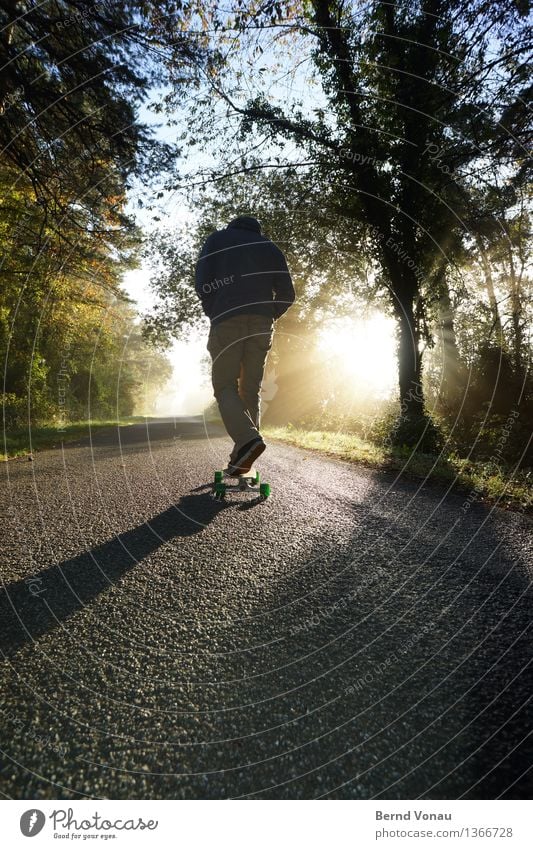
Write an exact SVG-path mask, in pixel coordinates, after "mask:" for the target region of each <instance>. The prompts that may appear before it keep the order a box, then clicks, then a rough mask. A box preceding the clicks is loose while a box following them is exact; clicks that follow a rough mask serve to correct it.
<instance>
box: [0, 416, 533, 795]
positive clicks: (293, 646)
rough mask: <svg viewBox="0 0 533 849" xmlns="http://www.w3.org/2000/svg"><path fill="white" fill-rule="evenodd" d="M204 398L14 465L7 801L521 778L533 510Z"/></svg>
mask: <svg viewBox="0 0 533 849" xmlns="http://www.w3.org/2000/svg"><path fill="white" fill-rule="evenodd" d="M228 446H229V441H228V440H227V439H226V438H223V437H221V436H220V435H219V434H218V433H217V432H216V430H215V429H213V428H211V432H210V434H209V435H208V436H206V433H205V429H204V425H203V422H202V421H201V420H199V419H194V420H193V419H188V420H178V421H176V422H174V421H167V422H161V423H151V424H150V427H149V430H147V429H146V427H145V426H144V425H139V426H134V427H128V428H123V429H121V430H120V431H118V432H117V431H113V432H111V431H110V432H106V433H100V434H98V435H97V436H95V438H94V440H93V442H92V444H91V443H89V442H88V441H85V442H82V443H77V444H69V445H66V446H65V447H64V449H63V450H61V449H56V450H50V451H44V452H42V453H39V454H37V455H36V456H35V461H34V462H29V461H28V460H25V459H20V460H16V461H12V462H10V463H7V464H3V466H2V469H3V471H4V481H3V486H2V498H3V500H2V506H1V515H2V517H3V523H2V526H3V528H4V531H5V533H4V534H3V539H2V578H3V584H4V589H3V592H2V596H1V600H0V614H1V623H2V624H1V637H0V646H1V648H2V651H3V653H4V660H3V662H2V666H1V680H0V690H1V697H0V699H1V701H0V721H1V727H2V749H3V752H4V755H3V758H2V766H1V771H0V782H1V784H0V790H1V792H2V793H3V794H4V796H5V797H7V798H17V799H21V798H60V799H67V798H73V799H75V798H83V797H97V798H228V797H248V798H289V799H292V798H298V799H303V798H316V797H325V798H331V799H335V798H336V799H346V798H388V799H396V798H459V797H464V798H493V797H498V796H503V797H505V798H527V797H530V796H531V795H532V777H533V770H532V771H531V772H529V773H528V768H529V767H530V766H531V764H532V758H531V755H532V748H533V747H532V745H531V738H530V737H529V738H528V734H530V733H531V728H532V715H531V703H530V700H531V692H532V687H531V684H532V677H531V670H530V667H529V666H528V665H529V664H530V662H531V632H530V629H531V621H532V606H531V591H530V589H529V587H530V582H531V574H532V566H533V556H532V549H531V540H532V535H531V526H532V521H531V518H528V517H527V516H524V515H521V514H520V513H511V512H504V511H500V510H498V509H490V508H488V507H486V506H483V505H481V504H479V503H477V502H475V501H474V503H473V504H472V507H471V508H470V509H469V510H468V511H465V510H463V509H462V504H463V502H464V501H465V496H464V495H463V494H454V495H447V494H446V490H445V489H443V488H442V487H439V488H435V487H434V486H425V487H421V485H420V483H417V482H414V481H410V480H408V479H405V478H404V477H402V478H400V479H396V478H395V477H393V476H391V475H387V474H384V473H378V472H374V471H372V470H367V469H362V468H360V467H357V466H352V465H349V464H346V463H342V462H337V461H333V460H330V459H328V458H326V457H322V456H319V455H317V454H312V453H309V452H305V451H301V450H298V449H295V448H292V447H287V446H284V445H281V444H272V445H271V446H270V447H269V449H268V451H267V453H266V454H265V455H264V460H263V462H262V463H261V464H260V470H261V472H262V474H263V478H264V479H265V480H269V481H270V483H271V485H272V489H273V494H272V497H271V498H270V499H269V500H268V501H266V502H263V503H256V502H255V501H251V500H250V499H249V498H247V497H244V498H243V497H242V496H240V495H238V496H236V497H233V498H232V499H231V500H229V499H228V501H227V502H226V503H223V504H218V503H216V502H215V501H214V500H213V499H212V498H211V497H210V495H209V487H208V486H206V485H207V484H208V483H209V481H210V480H211V479H212V473H213V470H214V469H215V468H217V467H220V466H221V465H222V463H223V462H224V460H225V459H226V456H227V451H228Z"/></svg>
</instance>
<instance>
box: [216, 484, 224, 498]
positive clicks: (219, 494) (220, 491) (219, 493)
mask: <svg viewBox="0 0 533 849" xmlns="http://www.w3.org/2000/svg"><path fill="white" fill-rule="evenodd" d="M225 494H226V484H225V483H219V482H217V483H216V484H215V498H224V496H225Z"/></svg>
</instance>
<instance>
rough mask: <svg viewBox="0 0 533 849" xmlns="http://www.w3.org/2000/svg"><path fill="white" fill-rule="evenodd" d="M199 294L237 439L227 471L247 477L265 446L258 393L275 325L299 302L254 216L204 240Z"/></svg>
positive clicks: (221, 398) (224, 407) (215, 372)
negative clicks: (295, 301)
mask: <svg viewBox="0 0 533 849" xmlns="http://www.w3.org/2000/svg"><path fill="white" fill-rule="evenodd" d="M195 281H196V293H197V295H198V297H199V298H200V300H201V302H202V309H203V311H204V313H205V315H206V316H207V317H208V318H209V320H210V322H211V328H210V331H209V339H208V342H207V350H208V351H209V353H210V355H211V359H212V382H213V391H214V395H215V398H216V401H217V404H218V408H219V410H220V415H221V417H222V421H223V422H224V426H225V428H226V430H227V432H228V434H229V435H230V437H231V439H232V440H233V442H234V446H233V450H232V452H231V455H230V459H229V464H228V467H227V469H226V470H225V471H226V473H227V474H228V475H230V476H233V477H237V476H239V475H245V474H246V473H247V472H249V471H250V469H251V468H252V466H253V464H254V462H255V460H256V459H257V458H258V457H259V456H260V455H261V454H262V453H263V451H264V450H265V448H266V445H265V442H264V440H263V438H262V436H261V434H260V432H259V425H260V415H261V410H260V392H261V383H262V380H263V373H264V370H265V363H266V359H267V355H268V352H269V350H270V348H271V345H272V336H273V330H274V321H276V319H278V318H280V317H281V316H282V315H283V314H284V313H285V312H286V311H287V310H288V309H289V307H290V306H291V304H293V303H294V298H295V293H294V287H293V285H292V279H291V275H290V273H289V269H288V268H287V263H286V261H285V257H284V256H283V253H282V252H281V250H280V249H279V248H278V247H277V245H275V244H274V243H273V242H271V241H270V239H267V238H266V236H264V235H263V234H262V233H261V225H260V223H259V221H258V220H257V219H256V218H253V217H252V216H250V215H241V216H239V217H238V218H235V219H233V221H230V223H229V224H228V225H227V227H226V228H225V229H224V230H216V231H215V232H214V233H211V235H210V236H209V237H208V238H207V240H206V241H205V243H204V245H203V247H202V250H201V252H200V256H199V258H198V262H197V264H196V272H195Z"/></svg>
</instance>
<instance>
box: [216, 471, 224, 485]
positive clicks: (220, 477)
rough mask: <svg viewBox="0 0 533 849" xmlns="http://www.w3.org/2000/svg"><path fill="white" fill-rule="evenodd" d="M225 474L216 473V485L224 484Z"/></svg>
mask: <svg viewBox="0 0 533 849" xmlns="http://www.w3.org/2000/svg"><path fill="white" fill-rule="evenodd" d="M223 478H224V472H215V483H222V480H223Z"/></svg>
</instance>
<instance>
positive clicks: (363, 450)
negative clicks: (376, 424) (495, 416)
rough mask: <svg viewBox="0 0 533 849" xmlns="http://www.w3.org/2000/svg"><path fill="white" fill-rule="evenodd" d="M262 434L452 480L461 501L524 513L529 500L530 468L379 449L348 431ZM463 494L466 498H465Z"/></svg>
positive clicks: (291, 429)
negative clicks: (491, 504) (485, 502)
mask: <svg viewBox="0 0 533 849" xmlns="http://www.w3.org/2000/svg"><path fill="white" fill-rule="evenodd" d="M262 433H263V434H264V435H265V436H267V437H268V438H269V439H277V440H279V441H281V442H286V443H288V444H290V445H296V446H298V447H299V448H305V449H308V450H309V451H321V452H323V453H324V454H328V455H329V456H332V457H338V458H339V459H340V460H347V461H348V462H350V463H360V464H362V465H364V466H368V467H369V468H372V469H387V470H392V471H401V472H402V473H403V474H406V475H410V476H412V477H415V478H428V479H430V480H435V481H440V482H445V483H448V484H450V483H452V482H454V483H455V485H456V486H459V487H460V488H461V489H463V490H465V503H466V501H467V500H470V499H472V500H481V501H489V502H494V501H497V502H498V505H499V506H501V507H510V508H513V509H515V510H516V509H521V510H524V511H527V512H530V510H531V507H532V501H533V491H532V476H531V472H528V471H519V472H514V471H513V469H512V468H511V467H508V468H506V467H503V466H501V465H495V464H494V463H488V462H487V463H484V462H483V461H480V460H467V459H464V458H461V457H458V456H457V455H456V454H453V453H450V454H448V455H447V456H441V457H437V456H434V455H431V454H419V453H416V454H413V453H412V452H411V450H410V449H408V448H406V447H402V448H392V449H390V450H389V449H387V450H385V449H384V448H383V447H380V446H379V445H376V444H374V443H372V442H367V441H366V440H364V439H361V437H359V436H356V435H355V434H350V433H333V432H329V431H325V430H301V429H298V428H294V427H291V426H290V425H289V426H288V427H264V428H262ZM467 495H468V499H467Z"/></svg>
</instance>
